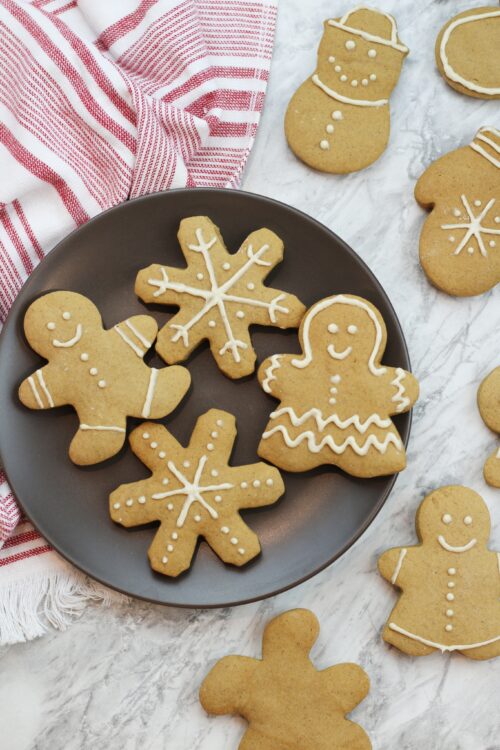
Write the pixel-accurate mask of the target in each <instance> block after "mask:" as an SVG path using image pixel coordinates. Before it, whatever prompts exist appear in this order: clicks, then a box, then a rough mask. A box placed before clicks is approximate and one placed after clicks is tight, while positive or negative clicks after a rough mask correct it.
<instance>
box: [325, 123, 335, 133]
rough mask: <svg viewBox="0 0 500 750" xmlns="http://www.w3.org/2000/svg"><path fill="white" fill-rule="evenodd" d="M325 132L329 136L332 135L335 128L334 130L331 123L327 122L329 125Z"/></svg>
mask: <svg viewBox="0 0 500 750" xmlns="http://www.w3.org/2000/svg"><path fill="white" fill-rule="evenodd" d="M325 130H326V132H327V133H330V135H331V134H332V133H333V131H334V130H335V128H334V126H333V125H332V124H331V123H330V122H329V123H328V125H327V126H326V128H325Z"/></svg>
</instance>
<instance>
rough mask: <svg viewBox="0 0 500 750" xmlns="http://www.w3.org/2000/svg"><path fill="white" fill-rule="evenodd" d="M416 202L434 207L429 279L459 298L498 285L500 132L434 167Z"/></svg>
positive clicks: (426, 258)
mask: <svg viewBox="0 0 500 750" xmlns="http://www.w3.org/2000/svg"><path fill="white" fill-rule="evenodd" d="M499 23H500V21H499ZM415 198H416V199H417V201H418V203H420V205H421V206H422V207H423V208H427V209H431V212H430V215H429V217H428V218H427V220H426V222H425V224H424V226H423V229H422V233H421V235H420V263H421V264H422V268H423V269H424V271H425V273H426V274H427V276H428V278H429V280H430V281H431V282H432V283H433V284H434V285H435V286H436V287H438V289H442V290H443V291H444V292H447V293H448V294H453V295H455V296H458V297H467V296H470V295H474V294H481V293H482V292H486V291H487V290H488V289H491V288H492V287H493V286H495V284H497V283H498V282H499V281H500V131H499V130H497V129H496V128H491V127H484V128H480V130H479V131H478V132H477V134H476V136H475V138H474V140H473V141H472V143H470V144H469V145H468V146H463V147H462V148H458V149H456V150H455V151H451V152H450V153H448V154H445V155H444V156H442V157H441V158H440V159H438V160H437V161H435V162H434V163H433V164H431V166H430V167H429V168H428V169H427V170H426V171H425V172H424V174H423V175H422V176H421V177H420V179H419V180H418V182H417V184H416V186H415Z"/></svg>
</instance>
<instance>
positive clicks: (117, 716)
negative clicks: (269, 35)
mask: <svg viewBox="0 0 500 750" xmlns="http://www.w3.org/2000/svg"><path fill="white" fill-rule="evenodd" d="M471 4H472V2H463V1H462V0H460V1H457V0H440V1H439V2H438V1H437V0H435V1H434V2H432V1H431V0H420V2H418V3H417V2H411V0H399V2H397V0H379V2H378V6H379V7H380V8H381V9H383V10H386V11H389V12H391V13H394V15H395V16H396V19H397V22H398V28H399V34H400V37H401V39H402V40H403V41H404V43H406V44H407V45H408V46H409V48H410V55H409V57H408V58H407V59H406V62H405V64H404V67H403V72H402V75H401V78H400V81H399V84H398V87H397V88H396V90H395V92H394V93H393V95H392V97H391V111H392V115H391V118H392V120H391V126H392V128H391V130H392V133H391V140H390V145H389V148H388V150H387V151H386V152H385V154H384V155H383V156H382V157H381V158H380V159H379V161H378V162H376V163H375V164H374V165H373V166H371V167H370V168H368V169H366V170H364V171H363V172H360V173H358V174H353V175H350V176H346V177H334V176H328V175H322V174H318V173H315V172H312V171H311V170H309V169H308V168H307V167H305V166H304V165H302V164H301V163H300V162H299V161H297V159H296V158H295V157H294V156H293V154H291V153H290V151H288V149H287V146H286V143H285V139H284V135H283V116H284V112H285V109H286V105H287V102H288V100H289V98H290V96H291V94H292V92H293V91H294V90H295V88H296V87H297V85H299V84H300V83H301V82H302V81H303V80H304V78H305V77H306V76H307V75H308V74H310V73H312V71H313V70H314V66H315V56H316V47H317V44H318V41H319V38H320V34H321V29H322V25H321V24H322V21H323V19H324V18H327V17H328V16H331V15H335V14H341V13H342V12H344V11H345V10H346V9H347V8H348V7H349V6H348V5H347V4H346V3H345V2H337V0H336V2H333V3H332V2H331V0H330V1H329V2H327V0H315V2H314V3H312V2H307V3H306V2H304V0H286V2H285V1H284V0H283V2H282V4H281V8H280V12H279V19H278V30H277V39H276V50H275V55H274V60H273V65H272V72H271V80H270V84H269V90H268V96H267V102H266V107H265V112H264V116H263V120H262V124H261V127H260V131H259V134H258V137H257V142H256V145H255V148H254V150H253V153H252V155H251V159H250V163H249V165H248V168H247V170H246V173H245V178H244V181H243V187H244V188H245V189H247V190H250V191H253V192H256V193H262V194H264V195H268V196H271V197H277V198H279V199H280V200H282V201H285V202H287V203H290V204H291V205H293V206H296V207H298V208H300V209H301V210H303V211H305V212H306V213H309V214H310V215H312V216H313V217H314V218H316V219H318V220H319V221H321V222H323V223H324V224H326V225H327V226H328V227H330V228H331V229H333V230H334V231H335V232H337V233H338V234H339V235H340V236H341V237H343V238H344V239H345V240H346V241H347V242H348V243H349V244H350V245H351V246H352V247H353V248H354V249H355V250H356V251H357V252H358V253H359V255H360V256H361V257H362V258H363V259H364V260H365V261H366V262H367V263H368V265H369V266H370V268H371V269H372V270H373V271H374V273H375V274H376V276H377V277H378V278H379V279H380V281H381V283H382V284H383V285H384V287H385V288H386V290H387V292H388V294H389V296H390V298H391V300H392V302H393V304H394V307H395V308H396V311H397V314H398V316H399V318H400V320H401V323H402V325H403V329H404V331H405V334H406V337H407V342H408V346H409V349H410V355H411V359H412V365H413V369H414V371H415V373H416V374H417V376H418V378H419V380H420V383H421V399H420V401H419V402H418V404H417V406H416V408H415V411H414V421H413V431H412V436H411V441H410V446H409V454H408V468H407V469H406V471H404V472H403V473H402V474H401V476H400V477H399V478H398V481H397V483H396V486H395V488H394V490H393V492H392V494H391V496H390V498H389V500H388V502H387V504H386V506H385V507H384V509H383V511H382V512H381V513H380V515H379V516H378V518H377V519H376V521H375V522H374V523H373V525H372V526H371V527H370V529H369V530H368V531H367V532H366V533H365V534H364V535H363V537H362V538H361V539H360V540H359V541H358V542H357V543H356V544H355V545H354V547H353V548H352V549H351V550H350V551H349V552H348V553H347V554H346V555H345V556H344V557H343V558H342V559H341V560H340V561H338V562H337V563H336V564H335V565H333V566H332V567H331V568H329V569H328V570H326V571H324V572H323V573H321V574H320V575H318V576H316V577H315V578H314V579H312V580H311V581H309V582H307V583H305V584H303V585H301V586H299V587H297V588H296V589H293V590H292V591H289V592H287V593H285V594H282V595H280V596H278V597H276V598H275V599H272V600H269V601H265V602H261V603H257V604H251V605H247V606H244V607H240V608H236V609H233V610H223V611H203V612H194V611H186V610H184V611H175V610H169V609H165V608H161V607H158V606H152V605H148V604H144V603H142V602H132V603H130V604H128V605H125V606H121V607H120V606H114V607H113V608H111V609H109V610H105V609H104V608H99V607H93V606H89V607H88V609H87V610H86V612H85V614H84V615H83V616H82V618H81V619H80V620H79V621H78V622H75V624H74V625H73V627H72V628H71V629H70V630H68V631H67V632H65V633H50V634H49V635H47V636H46V637H44V638H43V639H41V640H38V641H36V642H32V643H28V644H23V645H17V646H12V647H10V648H4V649H3V650H2V651H1V652H0V657H1V658H0V675H1V679H0V728H1V729H0V737H1V741H0V745H1V747H2V750H28V749H29V750H32V749H33V750H48V749H49V748H50V750H62V749H64V750H90V749H92V750H94V749H95V748H99V749H101V748H102V749H103V750H104V749H105V750H115V748H116V749H117V750H133V749H135V748H141V750H156V748H158V749H163V748H168V750H185V749H187V748H189V750H196V749H197V748H200V749H201V748H203V750H230V749H231V748H236V747H237V744H238V740H239V738H240V736H241V735H242V733H243V728H244V722H243V721H242V720H241V719H238V718H230V717H221V718H209V717H207V716H206V715H205V713H204V711H203V710H202V708H201V706H200V705H199V703H198V699H197V690H198V686H199V684H200V682H201V680H202V679H203V676H204V675H205V673H206V671H207V669H208V667H209V666H210V665H212V664H213V663H214V662H215V660H216V659H217V658H219V657H221V656H223V655H225V654H226V653H231V652H232V653H242V654H248V655H254V656H255V655H258V653H259V649H260V644H261V636H262V630H263V626H264V623H265V622H266V620H268V619H269V618H270V617H271V616H272V615H273V614H275V613H278V612H281V611H283V610H286V609H288V608H290V607H295V606H302V607H310V608H311V609H312V610H314V612H316V614H317V615H318V616H319V618H320V620H321V626H322V629H321V635H320V639H319V641H318V643H317V645H316V647H315V648H314V651H313V656H314V658H315V660H316V663H317V665H318V666H319V667H326V666H328V665H329V664H332V663H335V662H339V661H357V662H359V663H360V664H361V665H362V666H363V667H364V668H365V669H366V670H367V672H368V673H369V675H370V678H371V681H372V689H371V692H370V694H369V696H368V698H367V699H366V700H365V701H364V702H363V703H362V704H361V705H360V706H358V708H357V709H356V710H355V712H354V713H353V715H352V716H353V718H354V719H355V720H357V721H359V722H360V723H361V724H362V725H363V726H364V727H365V729H366V730H367V732H368V733H369V735H370V737H371V739H372V742H373V747H374V748H375V750H396V748H397V749H398V750H421V748H425V749H426V750H500V727H499V710H498V690H499V684H500V660H497V661H492V662H479V663H476V662H473V661H469V660H467V659H465V658H463V657H461V656H460V655H453V656H444V657H443V656H441V655H439V654H434V655H432V656H429V657H425V658H421V659H411V658H409V657H406V656H404V655H402V654H400V653H399V652H397V651H396V650H394V649H390V648H388V647H387V646H386V645H384V643H383V642H382V641H381V639H380V630H381V627H382V625H383V623H384V622H385V619H386V617H387V616H388V614H389V612H390V609H391V607H392V605H393V603H394V601H395V597H396V593H395V591H394V590H391V587H390V586H388V585H387V583H386V582H385V581H383V580H382V579H381V578H380V577H379V576H378V574H377V573H376V559H377V556H378V554H379V553H380V552H381V551H383V550H384V549H386V548H387V547H389V546H393V545H399V544H404V543H412V542H414V541H415V533H414V514H415V509H416V507H417V506H418V504H419V502H420V500H421V498H422V497H423V495H424V494H425V493H426V492H427V491H428V490H430V489H431V488H433V487H437V486H439V485H442V484H446V483H464V484H467V485H469V486H470V487H472V488H474V489H476V490H477V491H479V492H480V493H481V494H482V495H483V497H484V498H485V499H486V501H487V502H488V504H489V507H490V509H491V514H492V518H493V532H492V542H491V545H492V547H493V548H495V549H497V550H500V502H499V500H500V496H499V494H498V491H494V490H492V489H489V488H488V487H487V486H486V485H485V483H484V481H483V478H482V464H483V460H484V459H485V458H486V456H487V455H488V454H489V453H490V452H491V450H492V449H493V446H494V445H495V436H494V435H493V434H492V433H490V432H489V430H488V429H487V428H486V427H485V426H484V424H483V422H482V421H481V418H480V416H479V413H478V411H477V408H476V391H477V386H478V383H479V381H480V380H481V379H482V378H483V377H484V375H485V374H486V373H487V372H488V371H489V370H490V369H492V368H493V367H494V366H495V365H498V364H500V354H499V350H498V318H499V314H498V310H499V289H498V288H497V289H496V290H493V291H491V292H490V293H487V294H484V295H483V296H481V297H477V298H472V299H454V298H451V297H447V296H446V295H444V294H441V293H439V292H437V291H436V290H435V289H433V288H432V287H431V286H430V285H429V284H428V282H427V281H426V278H425V277H424V275H423V273H422V272H421V270H420V267H419V264H418V252H417V248H418V235H419V231H420V228H421V226H422V222H423V220H424V218H425V214H424V212H423V211H422V210H421V209H420V208H419V207H418V205H417V204H416V203H415V201H414V198H413V187H414V184H415V181H416V179H417V178H418V177H419V175H420V174H421V173H422V172H423V171H424V169H425V168H426V167H427V166H428V165H429V164H430V163H431V162H432V161H433V160H434V159H435V158H436V157H438V156H439V155H441V154H443V153H446V152H447V151H450V150H451V149H453V148H455V147H457V146H458V145H462V144H465V143H468V142H469V141H470V140H471V138H472V136H473V135H474V133H475V132H476V130H477V129H478V128H479V127H480V126H481V125H486V124H496V125H497V126H498V115H499V103H498V102H494V101H490V102H488V101H484V100H480V99H472V98H469V97H464V96H461V95H459V94H457V93H456V92H454V91H453V90H452V89H450V88H449V87H448V86H447V85H446V84H445V83H444V82H443V80H442V79H441V77H440V75H439V74H438V72H437V71H436V69H435V65H434V50H433V46H434V39H435V36H436V34H437V32H438V30H439V28H440V27H441V25H442V24H443V23H444V22H445V21H446V20H447V19H449V18H451V17H452V16H453V15H454V14H456V13H458V12H459V11H460V10H463V9H465V8H467V7H469V6H470V5H471ZM476 4H477V5H480V3H476ZM495 118H496V122H495ZM304 252H307V249H306V248H304ZM7 728H8V729H7ZM6 729H7V732H6ZM6 733H7V739H6V738H5V734H6Z"/></svg>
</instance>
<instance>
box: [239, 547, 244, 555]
mask: <svg viewBox="0 0 500 750" xmlns="http://www.w3.org/2000/svg"><path fill="white" fill-rule="evenodd" d="M238 553H239V554H240V555H244V554H245V550H244V549H243V547H238Z"/></svg>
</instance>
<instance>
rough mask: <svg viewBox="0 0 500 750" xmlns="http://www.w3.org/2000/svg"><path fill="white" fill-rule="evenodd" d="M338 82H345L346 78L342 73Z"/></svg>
mask: <svg viewBox="0 0 500 750" xmlns="http://www.w3.org/2000/svg"><path fill="white" fill-rule="evenodd" d="M340 80H341V81H347V76H346V75H344V73H342V75H341V76H340Z"/></svg>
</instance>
